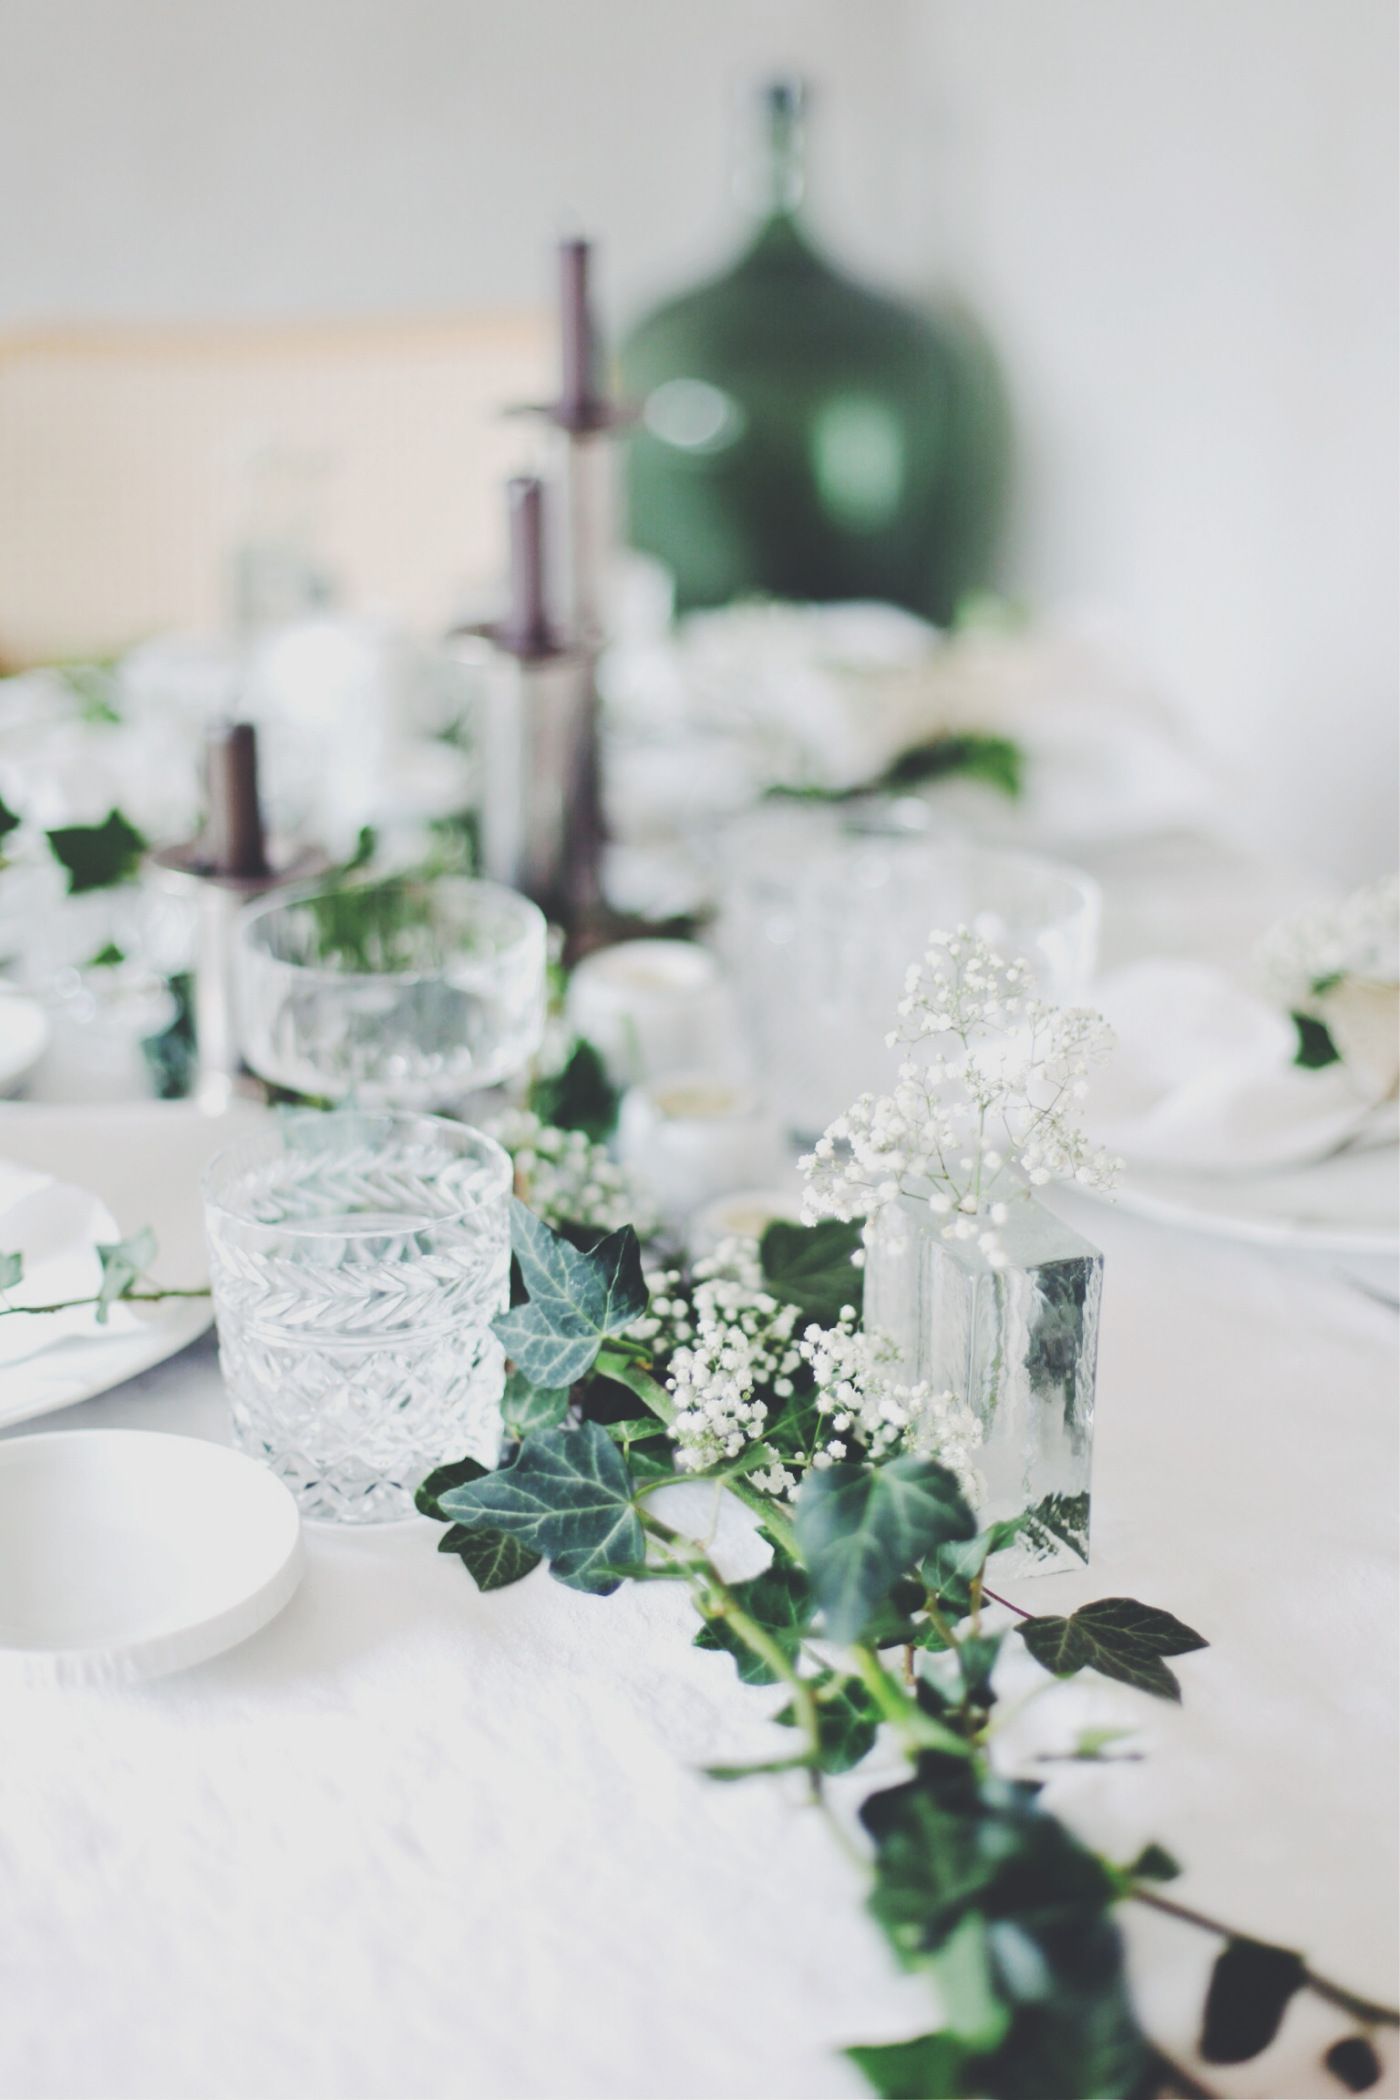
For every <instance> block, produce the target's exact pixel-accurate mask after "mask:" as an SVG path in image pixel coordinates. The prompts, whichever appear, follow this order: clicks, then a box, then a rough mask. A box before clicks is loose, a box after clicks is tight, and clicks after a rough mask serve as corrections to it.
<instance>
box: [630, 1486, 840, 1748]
mask: <svg viewBox="0 0 1400 2100" xmlns="http://www.w3.org/2000/svg"><path fill="white" fill-rule="evenodd" d="M642 1525H643V1528H644V1529H645V1530H647V1531H649V1532H650V1533H651V1534H652V1536H653V1537H654V1538H657V1539H660V1540H661V1541H662V1543H663V1544H664V1545H665V1546H666V1548H667V1549H668V1551H672V1550H673V1549H674V1548H675V1547H677V1546H682V1547H684V1546H695V1544H696V1542H695V1541H694V1540H691V1539H685V1538H682V1536H681V1534H680V1533H679V1532H678V1531H675V1530H674V1529H673V1528H672V1527H671V1525H669V1524H664V1523H663V1522H662V1521H661V1519H660V1518H659V1517H653V1516H650V1515H646V1516H643V1518H642ZM697 1556H698V1557H697V1558H696V1559H694V1560H690V1561H686V1562H684V1563H683V1565H685V1566H686V1567H687V1568H688V1569H689V1570H690V1571H691V1575H690V1580H691V1584H692V1587H693V1588H694V1589H695V1590H697V1592H701V1593H703V1596H704V1604H703V1606H702V1609H703V1612H704V1616H705V1617H706V1618H708V1619H723V1620H724V1621H725V1622H726V1624H727V1625H729V1626H732V1627H733V1629H734V1631H735V1633H737V1634H738V1636H739V1639H740V1640H741V1641H742V1642H743V1644H744V1646H745V1647H746V1648H747V1649H748V1650H749V1652H750V1654H751V1655H756V1656H757V1657H758V1660H759V1661H760V1662H761V1663H763V1664H765V1666H766V1667H767V1668H768V1669H770V1670H771V1671H772V1672H773V1675H774V1676H775V1677H776V1678H778V1679H779V1680H780V1681H781V1682H782V1683H783V1684H785V1685H786V1686H787V1688H788V1690H789V1691H790V1692H791V1693H792V1705H793V1711H794V1713H795V1714H796V1715H797V1719H798V1722H799V1724H800V1726H801V1728H802V1732H803V1734H804V1735H805V1736H806V1738H807V1745H808V1750H809V1752H810V1754H811V1757H812V1760H813V1762H814V1763H815V1762H816V1760H817V1759H818V1758H819V1757H820V1755H821V1747H822V1737H821V1721H820V1717H819V1716H818V1713H817V1702H816V1700H815V1699H814V1698H813V1697H812V1688H811V1686H810V1685H809V1684H808V1682H807V1680H806V1678H805V1677H803V1676H802V1675H801V1673H800V1672H799V1671H797V1670H796V1669H794V1668H793V1665H792V1664H791V1663H790V1662H789V1661H788V1659H787V1657H786V1656H785V1655H784V1653H783V1651H782V1649H781V1648H780V1647H779V1646H778V1643H777V1642H776V1641H775V1640H774V1639H773V1636H772V1635H771V1634H770V1633H769V1632H768V1630H767V1628H766V1627H763V1626H760V1625H759V1623H758V1621H757V1619H754V1618H751V1617H750V1616H749V1614H748V1612H746V1611H745V1610H744V1607H743V1606H742V1605H741V1604H740V1602H739V1600H738V1598H737V1597H736V1596H735V1595H734V1592H733V1591H732V1590H731V1589H730V1587H729V1585H728V1584H727V1583H726V1582H725V1580H724V1578H723V1577H722V1575H721V1574H720V1572H719V1570H718V1568H716V1566H715V1564H714V1562H713V1561H712V1560H711V1559H710V1557H709V1555H708V1554H707V1553H705V1552H704V1551H703V1549H700V1548H697ZM676 1557H677V1558H679V1556H676Z"/></svg>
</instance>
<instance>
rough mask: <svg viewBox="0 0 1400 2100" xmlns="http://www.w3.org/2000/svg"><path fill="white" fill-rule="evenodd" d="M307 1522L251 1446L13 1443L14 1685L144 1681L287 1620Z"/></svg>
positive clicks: (2, 1581)
mask: <svg viewBox="0 0 1400 2100" xmlns="http://www.w3.org/2000/svg"><path fill="white" fill-rule="evenodd" d="M301 1569H302V1549H301V1518H300V1515H299V1513H298V1511H297V1506H296V1503H295V1502H294V1501H293V1499H292V1497H291V1495H290V1494H289V1493H288V1492H287V1490H286V1488H285V1487H284V1486H283V1485H282V1483H281V1481H280V1480H277V1479H275V1478H274V1476H273V1475H272V1474H271V1473H269V1472H267V1471H266V1470H265V1469H264V1468H263V1467H262V1466H259V1465H255V1464H254V1462H253V1460H252V1459H250V1458H244V1457H243V1456H242V1454H241V1453H240V1452H237V1451H230V1450H228V1449H227V1448H226V1447H225V1446H224V1445H222V1444H209V1443H205V1442H204V1441H203V1440H202V1439H200V1438H198V1437H189V1436H162V1435H159V1434H158V1433H156V1432H155V1431H152V1430H145V1429H78V1430H68V1431H65V1432H63V1433H62V1434H59V1435H49V1436H25V1437H14V1438H12V1439H11V1440H10V1441H9V1442H7V1443H3V1444H0V1682H9V1683H16V1682H18V1683H20V1684H29V1685H41V1684H42V1685H77V1684H131V1683H135V1682H136V1681H137V1680H138V1679H140V1678H143V1677H163V1676H165V1675H166V1674H167V1672H169V1671H171V1670H183V1669H187V1668H188V1667H189V1665H190V1664H191V1663H197V1662H204V1661H205V1660H206V1659H207V1658H208V1657H209V1656H211V1655H219V1654H221V1653H222V1652H223V1650H224V1649H225V1648H232V1647H234V1646H236V1644H237V1643H238V1642H239V1641H245V1640H247V1638H248V1636H249V1634H251V1633H256V1632H257V1631H258V1629H259V1627H261V1626H265V1625H266V1624H267V1622H268V1620H269V1619H272V1618H275V1617H276V1615H277V1613H278V1612H279V1611H281V1609H282V1607H283V1605H284V1604H286V1603H287V1601H288V1599H289V1598H290V1597H291V1595H292V1593H293V1591H294V1590H295V1589H296V1586H297V1584H298V1582H299V1581H300V1580H301Z"/></svg>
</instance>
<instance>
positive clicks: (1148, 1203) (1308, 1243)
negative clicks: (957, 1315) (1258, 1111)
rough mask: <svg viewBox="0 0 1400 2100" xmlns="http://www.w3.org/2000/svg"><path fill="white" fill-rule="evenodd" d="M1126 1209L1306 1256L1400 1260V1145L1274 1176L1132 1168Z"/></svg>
mask: <svg viewBox="0 0 1400 2100" xmlns="http://www.w3.org/2000/svg"><path fill="white" fill-rule="evenodd" d="M1116 1200H1117V1204H1118V1208H1119V1209H1120V1210H1126V1211H1135V1212H1136V1213H1137V1214H1138V1215H1139V1216H1140V1217H1145V1218H1155V1219H1157V1220H1158V1221H1159V1222H1160V1223H1162V1224H1166V1225H1180V1226H1185V1227H1187V1228H1188V1229H1190V1230H1191V1231H1193V1232H1208V1233H1213V1234H1216V1235H1217V1236H1220V1237H1223V1238H1227V1239H1235V1240H1246V1241H1250V1242H1252V1243H1253V1244H1254V1245H1256V1246H1261V1247H1265V1246H1267V1247H1289V1248H1293V1249H1295V1250H1296V1251H1297V1252H1299V1253H1316V1254H1342V1255H1346V1254H1352V1255H1382V1256H1395V1255H1400V1147H1397V1146H1395V1145H1393V1144H1392V1145H1373V1146H1361V1147H1358V1148H1356V1149H1355V1150H1352V1151H1347V1152H1339V1153H1337V1154H1335V1155H1334V1156H1333V1157H1332V1158H1331V1159H1323V1160H1317V1161H1315V1162H1313V1163H1312V1164H1310V1165H1308V1166H1304V1167H1287V1168H1279V1169H1275V1170H1274V1171H1272V1172H1270V1173H1267V1174H1215V1175H1211V1174H1200V1173H1187V1174H1170V1173H1163V1172H1160V1171H1152V1172H1149V1171H1148V1170H1147V1169H1146V1168H1144V1167H1138V1168H1133V1167H1129V1168H1128V1170H1127V1171H1126V1172H1125V1173H1124V1175H1123V1178H1122V1180H1121V1182H1120V1183H1119V1186H1118V1190H1117V1195H1116Z"/></svg>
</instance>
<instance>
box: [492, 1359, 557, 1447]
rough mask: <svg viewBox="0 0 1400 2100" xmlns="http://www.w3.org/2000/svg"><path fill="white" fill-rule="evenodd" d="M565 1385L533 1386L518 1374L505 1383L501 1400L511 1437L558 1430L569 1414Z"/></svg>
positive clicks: (505, 1421) (503, 1416)
mask: <svg viewBox="0 0 1400 2100" xmlns="http://www.w3.org/2000/svg"><path fill="white" fill-rule="evenodd" d="M569 1391H570V1388H569V1387H568V1386H566V1385H560V1386H538V1385H531V1383H530V1381H529V1379H528V1378H526V1377H525V1376H524V1375H523V1374H522V1373H521V1372H519V1371H512V1372H511V1374H510V1376H509V1378H507V1380H506V1389H505V1392H504V1394H503V1395H502V1398H501V1419H502V1420H503V1421H504V1423H505V1425H506V1428H507V1429H508V1430H509V1431H510V1434H511V1435H512V1436H517V1437H522V1436H533V1435H534V1434H535V1432H536V1431H537V1430H540V1429H557V1428H558V1427H559V1424H560V1423H561V1422H562V1421H563V1419H564V1417H565V1415H566V1414H567V1413H568V1411H569Z"/></svg>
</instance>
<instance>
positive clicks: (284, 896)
mask: <svg viewBox="0 0 1400 2100" xmlns="http://www.w3.org/2000/svg"><path fill="white" fill-rule="evenodd" d="M546 942H547V930H546V926H545V921H544V916H543V914H542V913H541V912H540V911H539V910H537V908H536V907H535V906H534V905H533V904H531V903H530V902H529V900H528V898H525V897H520V896H517V895H516V894H515V892H514V891H513V890H507V889H502V888H501V887H499V885H497V884H496V883H492V882H477V881H474V880H471V879H468V878H466V877H458V876H447V877H438V878H437V879H436V880H434V881H415V880H414V879H412V878H411V877H403V878H394V879H391V880H388V881H383V880H380V881H371V882H365V883H342V884H339V885H337V886H334V887H321V888H317V889H300V890H294V891H283V892H282V893H281V894H280V895H279V896H278V897H276V898H274V899H272V900H269V901H268V902H266V903H263V904H258V905H254V906H251V907H250V908H249V909H248V910H247V911H245V912H244V914H243V916H242V919H241V921H240V924H239V929H238V946H239V957H238V1012H239V1020H240V1026H241V1029H242V1032H243V1054H244V1057H245V1058H246V1060H247V1062H248V1065H249V1067H250V1068H251V1069H252V1070H253V1071H254V1072H256V1073H257V1075H258V1076H259V1078H261V1079H265V1080H270V1081H271V1082H272V1083H273V1084H274V1085H276V1086H280V1087H286V1088H288V1089H289V1090H290V1091H291V1092H293V1093H297V1094H306V1095H310V1096H312V1097H314V1098H316V1099H320V1100H329V1101H333V1102H340V1101H345V1100H348V1099H352V1098H353V1099H354V1100H355V1101H356V1102H357V1103H359V1104H360V1105H361V1106H362V1107H381V1108H384V1107H394V1108H447V1107H453V1106H459V1105H460V1104H461V1103H462V1101H463V1100H464V1099H465V1098H466V1097H467V1096H468V1095H471V1094H476V1093H480V1092H482V1091H484V1090H485V1089H486V1088H488V1087H493V1086H497V1085H499V1084H500V1082H501V1081H502V1080H505V1079H510V1078H512V1077H513V1076H514V1075H515V1074H516V1073H518V1072H519V1071H521V1070H522V1069H523V1068H524V1066H525V1065H526V1064H528V1062H529V1060H530V1059H531V1058H532V1057H533V1056H534V1054H535V1051H536V1050H537V1049H538V1048H539V1044H540V1038H541V1035H542V1034H543V1030H544V1017H545V960H546Z"/></svg>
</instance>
